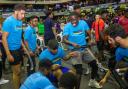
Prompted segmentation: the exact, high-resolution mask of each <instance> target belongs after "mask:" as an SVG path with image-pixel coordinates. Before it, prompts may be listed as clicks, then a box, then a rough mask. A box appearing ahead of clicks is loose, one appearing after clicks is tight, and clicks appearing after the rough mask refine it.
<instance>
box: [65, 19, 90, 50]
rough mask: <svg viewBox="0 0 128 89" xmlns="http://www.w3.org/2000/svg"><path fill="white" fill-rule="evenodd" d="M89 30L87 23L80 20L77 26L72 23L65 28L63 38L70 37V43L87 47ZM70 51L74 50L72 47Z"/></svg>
mask: <svg viewBox="0 0 128 89" xmlns="http://www.w3.org/2000/svg"><path fill="white" fill-rule="evenodd" d="M87 30H89V27H88V25H87V23H86V22H85V21H84V20H79V23H78V25H77V26H73V25H72V23H71V22H69V23H67V24H66V25H65V27H64V31H63V36H68V40H69V41H70V42H73V43H76V44H78V45H80V46H83V45H86V31H87ZM69 49H73V47H72V46H70V47H69Z"/></svg>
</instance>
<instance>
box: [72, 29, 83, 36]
mask: <svg viewBox="0 0 128 89" xmlns="http://www.w3.org/2000/svg"><path fill="white" fill-rule="evenodd" d="M82 33H83V31H82V30H78V31H74V32H73V34H74V35H80V34H82Z"/></svg>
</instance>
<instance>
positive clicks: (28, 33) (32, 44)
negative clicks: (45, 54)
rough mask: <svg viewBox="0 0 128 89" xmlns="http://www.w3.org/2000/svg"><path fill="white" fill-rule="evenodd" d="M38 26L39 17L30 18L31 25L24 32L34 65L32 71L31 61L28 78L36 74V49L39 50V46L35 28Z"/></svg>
mask: <svg viewBox="0 0 128 89" xmlns="http://www.w3.org/2000/svg"><path fill="white" fill-rule="evenodd" d="M37 24H38V17H37V16H31V17H30V24H29V26H28V27H27V28H26V29H25V32H24V39H25V45H26V47H27V49H28V51H29V54H30V56H31V59H32V63H33V66H34V68H33V70H31V66H32V65H31V63H30V60H29V61H28V64H29V66H28V68H27V71H28V76H29V75H30V74H32V73H34V72H35V66H36V61H35V51H36V48H37V45H36V38H37V37H36V29H35V27H36V26H37Z"/></svg>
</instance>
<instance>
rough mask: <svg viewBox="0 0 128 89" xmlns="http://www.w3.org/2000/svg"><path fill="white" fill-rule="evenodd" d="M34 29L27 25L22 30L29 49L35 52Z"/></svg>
mask: <svg viewBox="0 0 128 89" xmlns="http://www.w3.org/2000/svg"><path fill="white" fill-rule="evenodd" d="M36 38H37V37H36V30H35V28H33V27H31V26H28V27H27V28H26V29H25V31H24V39H25V40H26V41H27V42H28V46H29V50H31V51H33V52H35V50H36Z"/></svg>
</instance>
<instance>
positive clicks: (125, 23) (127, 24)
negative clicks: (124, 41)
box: [119, 12, 128, 34]
mask: <svg viewBox="0 0 128 89" xmlns="http://www.w3.org/2000/svg"><path fill="white" fill-rule="evenodd" d="M119 24H120V25H121V26H122V27H123V29H124V30H125V32H126V34H128V18H127V12H126V13H125V14H124V15H122V16H121V17H120V19H119Z"/></svg>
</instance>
